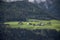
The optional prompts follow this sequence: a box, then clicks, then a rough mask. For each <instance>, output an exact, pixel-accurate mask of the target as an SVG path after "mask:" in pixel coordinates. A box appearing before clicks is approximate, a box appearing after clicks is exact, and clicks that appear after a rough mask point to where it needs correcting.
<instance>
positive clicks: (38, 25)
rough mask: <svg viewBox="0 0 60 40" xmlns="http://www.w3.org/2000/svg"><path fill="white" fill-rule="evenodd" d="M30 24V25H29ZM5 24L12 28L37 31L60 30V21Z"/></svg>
mask: <svg viewBox="0 0 60 40" xmlns="http://www.w3.org/2000/svg"><path fill="white" fill-rule="evenodd" d="M29 23H30V24H29ZM4 24H9V26H7V27H10V28H23V29H28V30H35V29H56V30H60V20H33V19H31V20H29V21H27V22H19V21H17V22H16V21H14V22H5V23H4Z"/></svg>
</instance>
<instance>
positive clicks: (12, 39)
mask: <svg viewBox="0 0 60 40" xmlns="http://www.w3.org/2000/svg"><path fill="white" fill-rule="evenodd" d="M59 37H60V31H59V32H57V31H56V30H51V29H41V30H26V29H19V28H18V29H16V28H5V27H2V26H1V27H0V39H1V40H59V39H60V38H59Z"/></svg>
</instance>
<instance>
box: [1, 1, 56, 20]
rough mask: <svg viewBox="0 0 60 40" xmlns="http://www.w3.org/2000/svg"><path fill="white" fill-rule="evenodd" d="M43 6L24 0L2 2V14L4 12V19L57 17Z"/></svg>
mask: <svg viewBox="0 0 60 40" xmlns="http://www.w3.org/2000/svg"><path fill="white" fill-rule="evenodd" d="M42 8H43V7H42ZM42 8H40V7H39V6H37V5H36V4H33V3H30V2H24V1H17V2H1V3H0V9H1V10H0V14H4V15H3V16H4V21H21V20H23V21H26V19H29V18H34V19H57V18H56V17H55V16H54V15H53V14H51V13H50V12H47V11H46V10H45V9H44V10H43V9H42Z"/></svg>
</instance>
